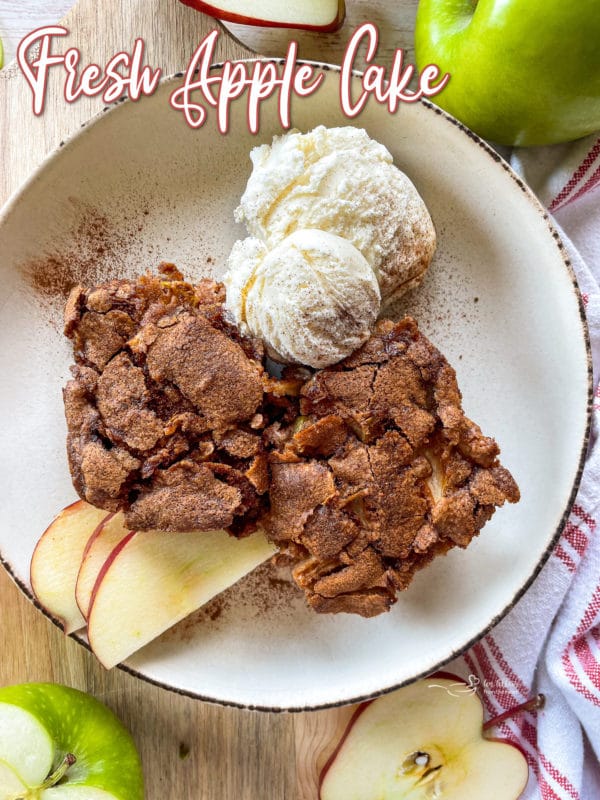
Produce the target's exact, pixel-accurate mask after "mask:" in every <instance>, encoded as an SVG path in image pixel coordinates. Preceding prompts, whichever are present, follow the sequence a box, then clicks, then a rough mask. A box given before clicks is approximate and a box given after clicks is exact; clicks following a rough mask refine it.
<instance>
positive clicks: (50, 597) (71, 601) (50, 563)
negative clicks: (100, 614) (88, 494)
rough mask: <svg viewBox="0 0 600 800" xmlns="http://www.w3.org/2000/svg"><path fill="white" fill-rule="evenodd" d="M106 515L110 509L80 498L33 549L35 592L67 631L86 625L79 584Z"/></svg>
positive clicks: (64, 510)
mask: <svg viewBox="0 0 600 800" xmlns="http://www.w3.org/2000/svg"><path fill="white" fill-rule="evenodd" d="M106 517H107V512H106V511H102V510H101V509H99V508H94V506H91V505H90V504H89V503H86V502H85V501H84V500H78V501H77V502H76V503H73V504H72V505H70V506H68V507H67V508H65V509H63V510H62V511H61V512H60V514H59V515H58V516H57V517H56V518H55V519H54V520H53V522H52V523H51V524H50V526H49V527H48V528H47V529H46V530H45V531H44V533H43V534H42V536H41V538H40V540H39V542H38V543H37V545H36V548H35V550H34V551H33V556H32V559H31V586H32V588H33V592H34V594H35V596H36V597H37V599H38V600H39V601H40V603H41V604H42V605H43V606H44V608H45V609H46V610H47V611H48V612H49V613H50V614H52V616H53V617H58V619H60V620H61V622H62V626H63V628H64V631H65V633H73V631H77V630H79V629H80V628H82V627H83V626H84V625H85V620H84V619H83V617H82V616H81V612H80V610H79V607H78V605H77V602H76V600H75V584H76V582H77V575H78V573H79V567H80V566H81V559H82V556H83V553H84V551H85V547H86V545H87V543H88V541H89V539H90V536H91V535H92V534H93V533H94V531H95V530H96V528H97V527H98V525H100V523H101V522H102V521H103V520H104V519H105V518H106Z"/></svg>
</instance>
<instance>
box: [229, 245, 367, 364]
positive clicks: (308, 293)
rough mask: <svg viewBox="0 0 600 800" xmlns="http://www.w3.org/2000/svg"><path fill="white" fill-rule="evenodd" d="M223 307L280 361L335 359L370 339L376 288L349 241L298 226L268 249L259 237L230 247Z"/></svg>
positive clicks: (302, 361) (243, 329)
mask: <svg viewBox="0 0 600 800" xmlns="http://www.w3.org/2000/svg"><path fill="white" fill-rule="evenodd" d="M223 281H224V283H225V286H226V288H227V308H228V310H229V312H230V313H231V314H232V315H233V317H234V319H235V321H236V323H237V324H238V326H239V327H240V329H241V330H242V332H243V333H246V334H251V335H254V336H258V337H260V338H262V339H263V341H264V342H265V344H266V345H267V349H268V351H269V353H270V355H271V356H272V357H273V358H274V359H276V360H278V361H282V362H284V363H296V364H305V365H306V366H309V367H315V368H321V367H326V366H329V365H331V364H335V363H336V362H338V361H341V359H343V358H345V357H346V356H348V355H350V353H352V352H354V350H356V349H357V348H358V347H360V346H361V345H362V344H363V343H364V342H365V341H366V340H367V339H368V338H369V336H370V334H371V331H372V328H373V325H374V323H375V320H376V319H377V315H378V313H379V307H380V301H381V297H380V292H379V285H378V282H377V278H376V276H375V273H374V271H373V269H372V268H371V267H370V266H369V263H368V262H367V260H366V259H365V258H364V256H363V255H362V254H361V253H360V252H359V251H358V250H357V249H356V248H355V247H354V245H352V244H351V243H350V242H348V241H347V240H346V239H343V238H341V237H340V236H336V235H334V234H331V233H327V232H325V231H320V230H313V229H301V230H297V231H295V232H294V233H292V234H291V235H290V236H288V237H286V238H285V239H283V241H281V242H280V243H279V244H278V245H277V246H276V247H274V248H273V249H272V250H269V249H268V248H267V246H266V245H265V244H264V243H263V242H261V241H260V240H258V239H254V238H248V239H244V240H242V241H238V242H236V243H235V244H234V246H233V249H232V251H231V254H230V256H229V261H228V271H227V274H226V275H225V277H224V279H223Z"/></svg>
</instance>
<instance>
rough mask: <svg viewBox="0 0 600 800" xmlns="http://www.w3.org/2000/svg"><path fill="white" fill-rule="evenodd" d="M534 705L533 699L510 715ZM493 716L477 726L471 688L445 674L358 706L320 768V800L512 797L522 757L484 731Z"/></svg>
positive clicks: (478, 711)
mask: <svg viewBox="0 0 600 800" xmlns="http://www.w3.org/2000/svg"><path fill="white" fill-rule="evenodd" d="M461 687H464V690H461ZM533 707H536V708H539V707H540V699H539V698H534V699H533V700H532V701H529V703H527V704H523V705H522V706H519V707H518V708H516V709H514V710H512V711H511V712H510V714H509V715H510V716H512V715H513V714H516V713H518V712H520V711H523V710H525V709H526V708H533ZM504 718H506V715H502V719H504ZM499 721H501V718H500V717H499V718H497V720H496V719H495V720H490V721H489V722H488V723H486V725H485V726H484V725H483V708H482V705H481V701H480V700H479V698H478V696H477V695H476V694H475V691H474V688H473V687H471V686H469V685H468V684H466V683H465V682H464V681H463V680H462V679H461V678H458V677H456V676H454V675H450V674H448V673H437V674H436V675H434V676H432V677H431V678H427V679H423V680H419V681H416V682H415V683H413V684H410V685H409V686H405V687H403V688H402V689H399V690H398V691H396V692H392V693H391V694H389V695H385V696H383V697H380V698H378V699H377V700H373V701H370V702H367V703H363V704H361V705H360V706H358V707H357V709H356V710H355V712H354V714H353V716H352V717H351V719H350V721H349V723H348V725H347V727H346V730H345V732H344V734H343V736H342V738H341V740H340V742H339V744H338V745H337V747H336V749H335V750H334V752H333V754H332V755H331V757H330V758H329V759H328V761H327V763H326V764H325V766H324V767H323V770H322V771H321V774H320V777H319V800H381V798H390V800H391V799H392V798H393V800H431V798H439V800H481V798H482V797H491V796H492V793H493V797H494V800H517V798H518V797H520V796H521V794H522V793H523V791H524V789H525V787H526V785H527V779H528V768H527V761H526V759H525V756H524V755H523V753H522V752H521V751H520V749H519V748H517V747H515V746H513V745H512V744H511V743H509V742H503V741H499V740H495V739H490V738H487V737H485V736H484V731H485V730H487V729H489V727H491V726H492V725H494V724H497V722H499Z"/></svg>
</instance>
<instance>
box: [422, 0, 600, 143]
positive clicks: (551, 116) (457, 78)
mask: <svg viewBox="0 0 600 800" xmlns="http://www.w3.org/2000/svg"><path fill="white" fill-rule="evenodd" d="M415 36H416V41H415V49H416V61H417V65H418V66H419V69H423V67H424V66H425V65H427V64H431V63H434V64H437V65H438V66H439V67H440V69H441V70H442V72H449V73H450V75H451V78H450V81H449V83H448V85H447V86H446V88H445V89H443V91H442V92H441V93H440V94H439V95H437V97H436V99H435V102H436V103H437V104H438V105H439V106H441V107H442V108H444V109H445V110H446V111H448V112H449V113H450V114H452V115H453V116H455V117H456V118H457V119H459V120H460V121H461V122H464V124H465V125H467V126H468V127H469V128H471V129H472V130H474V131H475V132H476V133H478V134H479V135H480V136H483V137H484V138H485V139H491V140H492V141H495V142H498V143H499V144H507V145H536V144H553V143H555V142H564V141H570V140H572V139H578V138H579V137H581V136H585V135H586V134H589V133H592V132H593V131H596V130H599V129H600V4H599V3H598V0H576V2H565V0H420V2H419V7H418V11H417V22H416V32H415Z"/></svg>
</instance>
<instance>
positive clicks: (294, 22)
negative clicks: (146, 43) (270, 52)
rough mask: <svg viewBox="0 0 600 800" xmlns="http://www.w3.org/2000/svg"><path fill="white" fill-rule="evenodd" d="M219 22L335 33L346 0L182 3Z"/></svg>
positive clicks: (188, 0) (185, 0) (198, 0)
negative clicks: (219, 20) (222, 20)
mask: <svg viewBox="0 0 600 800" xmlns="http://www.w3.org/2000/svg"><path fill="white" fill-rule="evenodd" d="M182 2H183V3H184V4H185V5H187V6H191V7H192V8H195V9H196V10H197V11H202V12H204V13H205V14H209V15H210V16H211V17H216V18H217V19H225V20H229V22H238V23H240V24H241V25H263V26H264V27H267V28H301V29H304V30H309V31H323V32H326V31H335V30H337V29H338V28H339V27H340V25H341V24H342V22H343V21H344V17H345V14H346V9H345V5H344V0H295V2H293V3H282V2H281V0H208V2H205V0H182Z"/></svg>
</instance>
